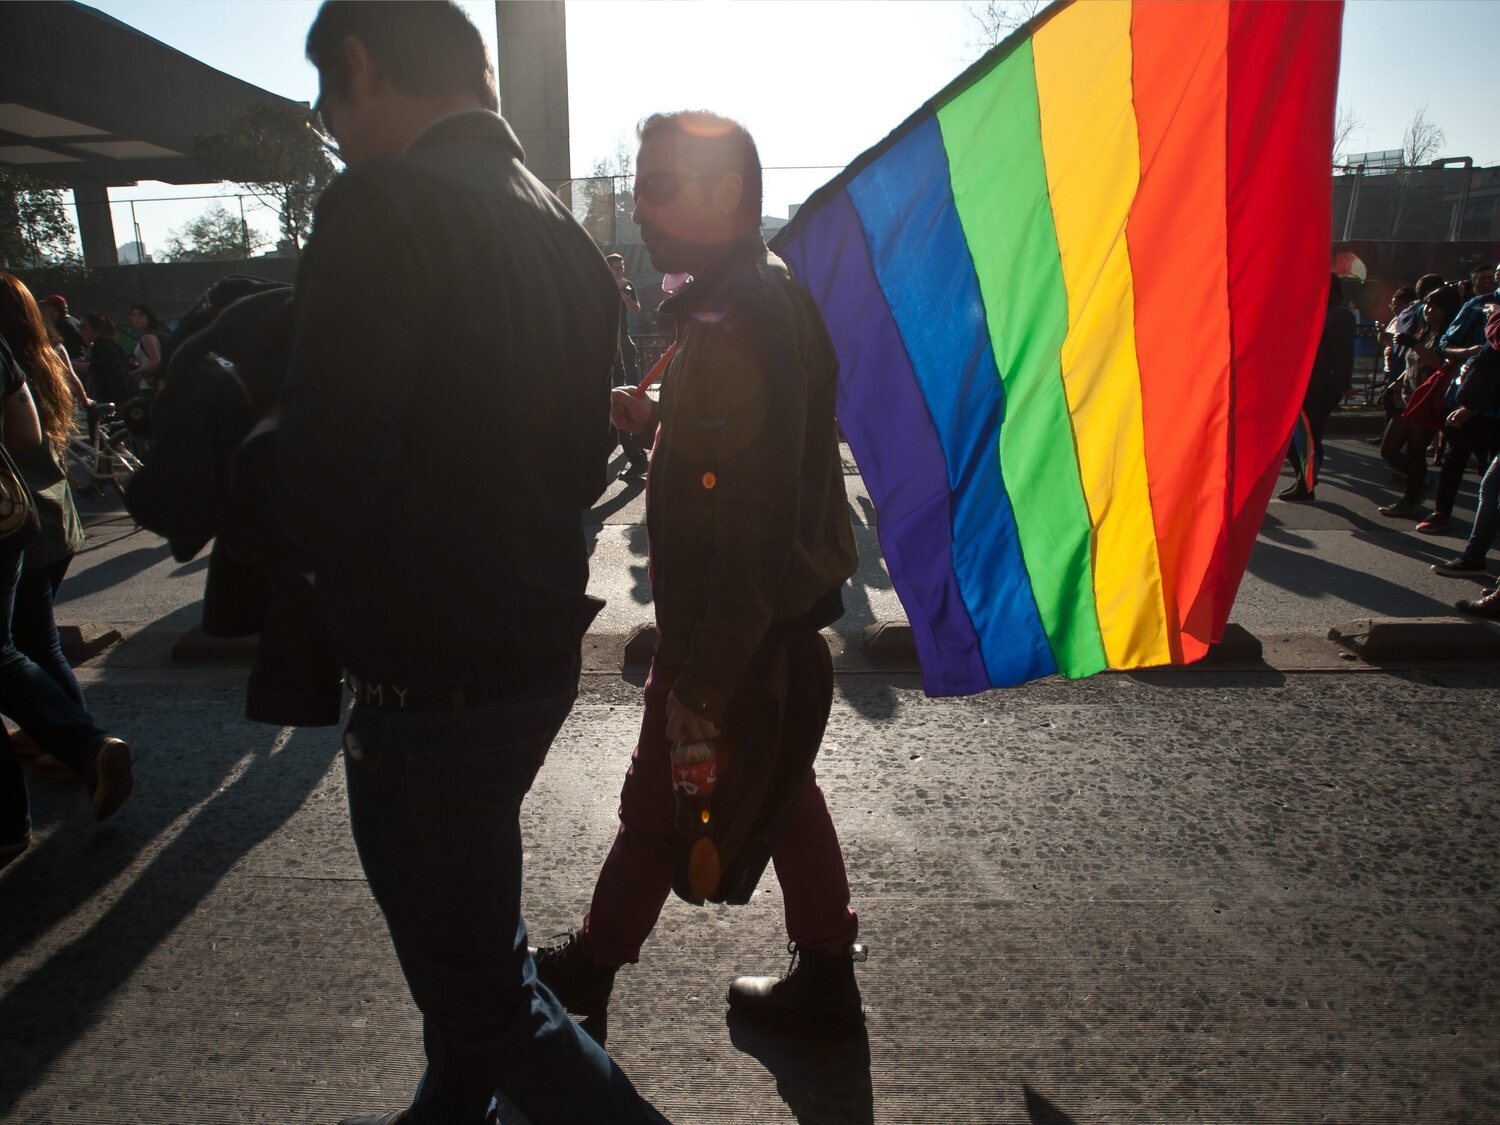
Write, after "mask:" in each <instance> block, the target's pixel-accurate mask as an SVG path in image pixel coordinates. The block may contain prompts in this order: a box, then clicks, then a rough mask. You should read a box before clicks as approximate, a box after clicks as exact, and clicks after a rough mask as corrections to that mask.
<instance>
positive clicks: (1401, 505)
mask: <svg viewBox="0 0 1500 1125" xmlns="http://www.w3.org/2000/svg"><path fill="white" fill-rule="evenodd" d="M1462 303H1463V302H1461V301H1460V300H1459V297H1458V287H1457V286H1455V285H1445V286H1443V287H1442V288H1441V289H1435V290H1433V291H1432V292H1431V293H1429V294H1428V295H1427V299H1426V300H1425V301H1423V302H1422V325H1421V328H1420V329H1419V330H1418V331H1417V332H1416V333H1415V334H1407V333H1404V332H1403V333H1400V334H1398V335H1397V337H1396V343H1398V344H1400V345H1401V346H1402V347H1404V348H1405V349H1406V372H1405V374H1404V375H1403V376H1402V378H1401V384H1400V393H1401V395H1402V405H1403V406H1404V407H1410V406H1411V404H1412V403H1413V400H1414V398H1415V396H1416V394H1417V390H1418V388H1420V387H1421V386H1422V384H1423V383H1425V382H1427V380H1428V379H1430V378H1431V377H1432V376H1433V375H1435V374H1437V373H1438V372H1439V371H1440V370H1441V369H1442V367H1443V365H1444V363H1445V360H1444V358H1443V356H1442V355H1441V354H1440V353H1439V352H1438V341H1439V340H1441V339H1442V338H1443V333H1444V332H1445V331H1447V329H1448V325H1449V323H1451V322H1452V320H1453V318H1454V317H1455V316H1457V315H1458V309H1459V306H1460V305H1461V304H1462ZM1434 393H1435V394H1436V396H1437V403H1438V404H1439V405H1441V403H1442V392H1441V391H1440V390H1439V391H1436V392H1434V391H1433V390H1432V389H1431V388H1429V389H1428V391H1426V392H1424V394H1434ZM1414 409H1415V408H1412V409H1405V410H1403V412H1402V413H1401V414H1399V415H1397V416H1396V417H1394V418H1392V419H1391V420H1390V422H1389V423H1388V424H1387V426H1386V430H1385V438H1384V439H1383V440H1382V441H1381V443H1380V455H1381V456H1382V457H1383V458H1385V461H1386V464H1388V465H1389V466H1390V467H1391V471H1392V472H1393V473H1395V474H1396V475H1397V476H1400V477H1405V478H1406V490H1405V492H1403V493H1402V496H1401V499H1400V500H1398V501H1396V503H1394V504H1383V505H1381V507H1380V514H1381V515H1383V516H1388V517H1390V518H1391V519H1407V518H1410V517H1411V516H1414V515H1416V514H1417V513H1418V512H1420V511H1421V510H1422V497H1423V496H1424V495H1425V494H1426V492H1427V447H1428V446H1429V445H1431V444H1432V439H1433V438H1434V437H1436V436H1437V431H1438V426H1439V425H1440V421H1437V422H1434V421H1430V420H1427V419H1425V418H1424V417H1422V416H1421V415H1420V414H1414ZM1438 417H1439V419H1440V414H1439V415H1438Z"/></svg>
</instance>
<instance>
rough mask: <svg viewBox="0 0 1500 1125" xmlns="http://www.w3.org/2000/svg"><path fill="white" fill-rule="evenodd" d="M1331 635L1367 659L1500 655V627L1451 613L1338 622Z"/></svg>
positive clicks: (1495, 656)
mask: <svg viewBox="0 0 1500 1125" xmlns="http://www.w3.org/2000/svg"><path fill="white" fill-rule="evenodd" d="M1328 639H1329V640H1331V641H1333V642H1334V643H1335V644H1339V645H1343V646H1344V647H1345V648H1348V649H1352V650H1353V651H1354V652H1355V653H1357V654H1358V655H1359V656H1361V657H1362V658H1363V659H1365V660H1495V659H1500V630H1497V629H1496V628H1495V627H1494V626H1493V625H1490V624H1489V623H1488V622H1485V621H1464V620H1461V619H1455V618H1451V617H1415V618H1406V619H1394V618H1381V617H1372V618H1365V619H1362V620H1358V621H1350V622H1347V623H1346V624H1343V625H1335V626H1334V627H1333V628H1332V629H1330V630H1328Z"/></svg>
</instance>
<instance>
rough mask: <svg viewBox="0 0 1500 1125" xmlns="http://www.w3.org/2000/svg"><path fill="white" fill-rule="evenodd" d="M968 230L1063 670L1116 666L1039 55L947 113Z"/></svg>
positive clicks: (1028, 528)
mask: <svg viewBox="0 0 1500 1125" xmlns="http://www.w3.org/2000/svg"><path fill="white" fill-rule="evenodd" d="M937 117H938V125H939V126H940V127H941V129H942V133H943V145H944V147H945V148H946V150H947V153H948V168H949V177H950V179H951V181H952V184H953V199H954V202H955V204H956V205H957V207H958V216H959V221H960V222H961V223H962V224H963V229H964V237H965V239H966V240H967V241H968V244H969V252H970V254H971V255H972V256H973V259H974V268H975V271H976V272H977V273H978V275H979V290H980V293H981V294H982V296H983V299H984V305H985V310H986V314H987V316H988V320H989V330H990V341H991V343H992V345H993V346H994V350H995V364H996V366H997V367H998V368H999V370H1000V378H1001V382H1002V383H1003V384H1004V387H1005V416H1004V423H1003V425H1002V426H1001V428H1000V468H1001V473H1002V475H1003V476H1004V478H1005V488H1006V491H1007V492H1008V493H1009V494H1010V502H1011V505H1012V507H1013V508H1014V509H1015V513H1016V528H1017V531H1018V533H1019V535H1020V539H1021V553H1022V556H1023V557H1024V558H1025V560H1026V569H1027V573H1028V576H1029V577H1030V580H1031V588H1032V593H1033V595H1034V596H1035V598H1036V604H1037V609H1038V611H1039V612H1040V614H1041V619H1042V627H1043V629H1045V630H1046V633H1047V639H1048V642H1049V643H1050V644H1051V646H1052V654H1053V658H1054V659H1055V660H1056V661H1057V666H1058V669H1059V670H1060V671H1061V672H1062V673H1063V674H1064V675H1066V676H1086V675H1090V674H1092V673H1094V672H1097V671H1100V670H1101V669H1103V668H1105V667H1107V666H1108V664H1107V661H1106V660H1105V656H1104V642H1103V640H1102V639H1101V637H1100V635H1099V616H1098V612H1097V611H1096V609H1095V605H1094V579H1093V564H1092V543H1093V533H1092V529H1091V528H1090V526H1089V512H1088V504H1087V502H1086V500H1085V499H1084V494H1083V485H1082V482H1081V481H1080V480H1079V476H1078V456H1077V451H1076V449H1075V446H1074V443H1073V427H1072V423H1071V422H1070V421H1069V418H1068V403H1067V396H1066V394H1065V392H1064V389H1063V381H1062V361H1061V350H1062V344H1063V338H1064V337H1065V336H1067V334H1068V296H1067V291H1066V289H1065V288H1064V286H1063V273H1062V259H1061V257H1060V256H1059V254H1058V249H1057V231H1056V229H1055V227H1054V226H1053V221H1052V208H1051V202H1050V200H1049V198H1048V195H1047V169H1046V165H1045V163H1044V162H1043V157H1042V138H1041V114H1040V111H1039V109H1038V106H1037V93H1036V73H1035V70H1034V68H1033V65H1032V55H1031V43H1030V41H1027V42H1025V43H1023V44H1020V45H1019V46H1018V47H1017V48H1016V49H1015V50H1014V51H1013V52H1012V53H1010V54H1009V55H1007V56H1006V57H1005V58H1004V59H1003V60H1001V61H1000V62H999V63H998V64H997V65H996V67H995V68H994V70H992V71H991V72H990V73H989V74H987V75H985V76H984V77H983V78H981V79H979V80H978V81H977V82H975V83H974V84H973V85H971V86H969V87H968V88H967V89H966V90H964V91H963V92H962V93H961V94H959V95H958V96H957V97H955V98H954V99H953V100H952V101H950V102H949V103H948V104H947V105H945V106H943V107H942V108H941V109H939V110H938V113H937Z"/></svg>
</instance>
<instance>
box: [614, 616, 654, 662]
mask: <svg viewBox="0 0 1500 1125" xmlns="http://www.w3.org/2000/svg"><path fill="white" fill-rule="evenodd" d="M656 641H657V635H656V626H655V625H637V626H636V627H635V628H634V629H632V630H631V631H630V636H628V637H626V638H625V655H624V656H623V657H622V658H621V660H620V670H621V671H622V672H644V671H646V670H647V669H648V668H650V667H651V658H652V657H653V656H655V655H656Z"/></svg>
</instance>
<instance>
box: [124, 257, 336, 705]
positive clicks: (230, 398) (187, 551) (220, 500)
mask: <svg viewBox="0 0 1500 1125" xmlns="http://www.w3.org/2000/svg"><path fill="white" fill-rule="evenodd" d="M292 307H293V297H292V290H291V288H290V287H288V286H284V285H278V284H276V283H274V282H267V281H264V280H261V279H258V278H248V277H228V278H224V279H223V280H221V281H219V282H216V283H215V284H214V285H213V287H212V288H210V289H209V291H208V292H207V293H206V294H205V295H204V297H203V299H202V300H200V301H199V302H198V303H197V304H196V305H195V306H194V307H193V310H192V311H191V312H190V313H189V314H188V315H187V316H186V317H185V318H184V319H183V323H182V331H181V332H180V333H179V334H178V344H177V347H176V348H175V349H174V351H173V354H172V356H171V359H170V364H169V367H168V371H167V377H166V378H165V379H164V380H163V381H162V383H163V389H162V391H161V393H160V394H159V395H157V396H156V398H155V401H154V403H153V405H152V408H151V413H152V423H153V431H154V433H155V434H156V440H155V442H154V444H153V446H152V449H151V453H150V456H149V457H148V458H147V460H146V464H145V465H144V466H143V467H142V468H141V469H140V470H139V471H138V472H137V473H136V474H135V475H134V476H132V477H131V479H130V483H129V485H127V487H126V493H125V499H126V505H127V507H128V508H129V509H130V512H131V514H132V515H133V516H134V517H135V518H136V520H137V522H139V523H140V524H141V526H143V527H146V528H148V529H150V530H152V531H155V532H157V533H158V534H160V535H162V536H164V537H166V539H167V540H168V542H169V543H170V544H171V547H172V553H173V556H174V557H175V558H176V559H177V560H178V561H179V562H186V561H187V560H189V559H191V558H192V557H193V556H195V555H196V554H197V553H198V552H199V551H200V550H202V549H203V546H204V544H205V543H206V542H207V541H208V540H209V539H210V538H212V539H213V540H214V545H213V553H212V554H211V555H210V556H209V562H208V581H207V584H206V586H205V588H204V592H203V631H204V632H205V633H207V634H208V635H209V636H211V637H246V636H251V635H253V634H259V640H258V642H257V644H256V651H255V661H254V663H253V664H252V666H251V668H250V676H249V680H248V683H247V685H246V693H245V715H246V717H247V718H249V719H252V720H255V721H257V722H264V723H271V724H273V725H276V726H323V725H328V724H331V723H336V722H338V720H339V716H340V712H341V709H342V708H341V703H342V691H343V688H342V683H341V677H340V669H339V665H338V662H337V661H336V660H334V659H333V657H332V655H331V654H330V653H329V652H328V651H327V648H326V646H324V645H323V644H322V642H321V639H320V637H319V634H318V630H317V627H316V618H315V614H314V609H313V594H312V587H311V585H310V584H309V583H308V581H307V579H306V577H305V576H304V572H305V571H307V570H309V569H310V568H311V563H310V561H309V560H308V559H307V558H306V557H305V554H304V553H303V552H300V551H298V550H297V548H295V546H294V545H293V544H291V543H290V542H288V541H287V539H286V536H285V533H284V532H282V530H281V525H280V521H279V520H277V519H275V518H274V516H273V515H272V513H273V511H274V504H275V498H274V495H273V483H274V477H275V460H274V457H273V456H272V448H271V447H272V441H273V439H274V431H266V432H261V431H260V430H259V429H258V428H257V429H255V430H252V427H255V426H256V422H257V420H258V419H260V418H261V416H262V415H264V414H266V413H267V412H268V411H270V410H271V409H272V407H273V406H274V404H275V403H276V401H277V396H278V394H279V392H280V388H281V384H282V381H283V380H284V378H285V375H286V369H287V365H288V363H289V362H290V359H291V347H292ZM252 433H255V434H258V436H255V437H247V435H251V434H252Z"/></svg>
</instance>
